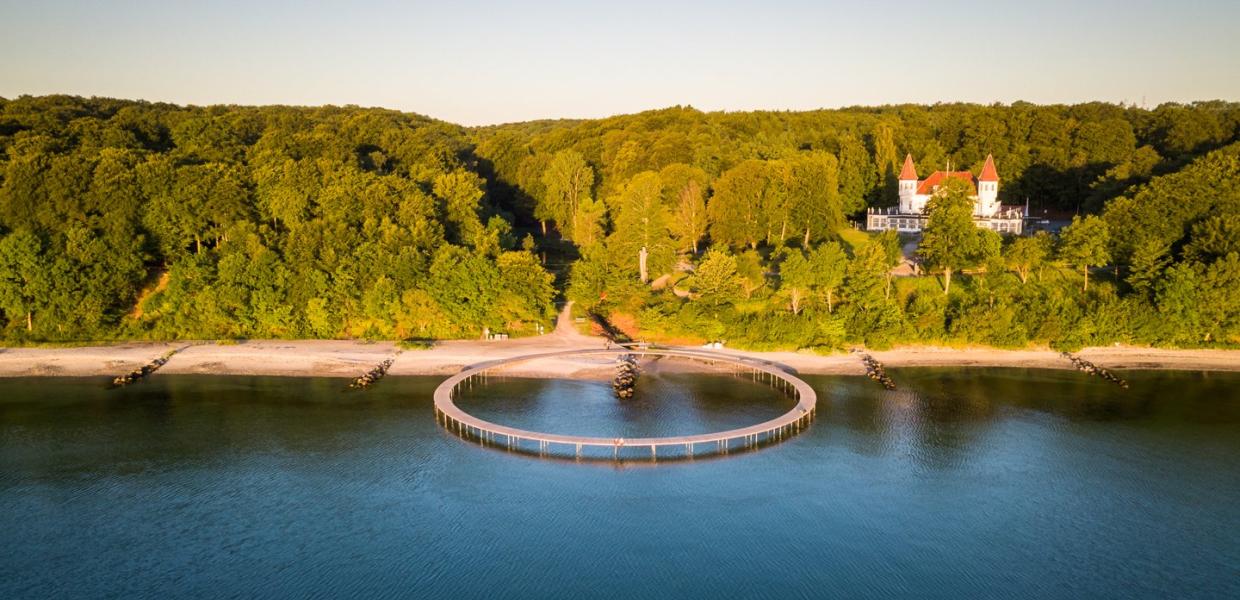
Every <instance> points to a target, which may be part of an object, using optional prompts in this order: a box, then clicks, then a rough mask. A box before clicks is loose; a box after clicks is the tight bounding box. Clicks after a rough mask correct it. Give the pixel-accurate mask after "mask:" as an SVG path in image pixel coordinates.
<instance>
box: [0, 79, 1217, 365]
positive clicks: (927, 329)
mask: <svg viewBox="0 0 1240 600" xmlns="http://www.w3.org/2000/svg"><path fill="white" fill-rule="evenodd" d="M1238 139H1240V104H1236V103H1227V102H1200V103H1194V104H1190V105H1179V104H1168V105H1163V106H1159V107H1157V108H1155V109H1153V110H1145V109H1140V108H1136V107H1130V106H1117V105H1111V104H1102V103H1092V104H1082V105H1075V106H1035V105H1030V104H1023V103H1018V104H1014V105H994V106H978V105H964V104H952V105H935V106H912V105H904V106H888V107H877V108H850V109H841V110H830V111H811V112H801V113H775V112H748V113H702V112H700V111H696V110H693V109H690V108H672V109H666V110H660V111H651V112H647V113H641V114H637V115H628V116H621V117H614V118H609V119H599V120H589V121H543V122H531V123H519V124H512V125H503V126H495V127H484V128H476V129H464V128H461V127H457V126H454V125H451V124H448V123H443V122H439V121H434V120H432V119H428V118H425V117H421V116H417V115H411V114H406V113H399V112H394V111H387V110H375V109H360V108H354V107H345V108H337V107H324V108H290V107H207V108H198V107H178V106H172V105H166V104H149V103H143V102H127V101H117V100H107V99H89V100H87V99H82V98H73V97H41V98H30V97H23V98H18V99H15V100H7V101H6V100H2V99H0V315H2V316H3V319H4V322H5V323H6V324H7V326H6V328H5V330H4V331H5V336H6V337H7V338H9V339H12V340H79V339H109V338H160V339H167V338H238V337H265V338H266V337H274V338H280V337H316V338H333V337H367V338H388V339H393V338H443V337H475V336H477V335H478V334H479V333H480V332H481V331H482V330H483V329H484V328H490V329H492V330H497V331H498V330H502V331H506V332H509V333H513V334H517V335H520V334H523V333H530V332H533V331H536V330H537V324H539V323H543V324H546V323H548V322H549V318H550V316H551V314H552V309H551V307H552V301H553V299H554V297H556V296H557V294H562V295H563V296H565V297H567V298H568V299H573V300H576V301H578V302H579V303H580V304H581V305H582V306H584V307H586V308H588V309H591V310H595V311H597V312H600V313H604V314H610V315H612V316H614V317H616V318H617V319H618V320H620V321H621V322H620V324H621V325H624V326H628V325H632V326H635V327H638V328H640V329H641V333H642V335H654V336H662V337H663V338H665V339H669V340H670V339H679V340H683V341H701V340H727V341H728V342H729V343H731V344H733V345H744V346H750V347H766V348H775V347H779V348H794V347H795V348H840V347H844V346H847V345H850V344H855V343H866V344H870V345H878V346H881V345H888V344H893V343H898V342H913V341H917V342H936V343H942V342H948V343H985V344H992V345H1000V346H1022V345H1026V344H1029V343H1039V344H1046V343H1049V344H1054V345H1056V346H1061V347H1072V346H1079V345H1085V344H1105V343H1111V342H1116V341H1124V342H1135V343H1157V344H1178V345H1219V344H1234V343H1236V342H1237V341H1238V339H1240V338H1238V337H1237V336H1238V334H1237V327H1238V325H1237V322H1238V321H1240V315H1238V312H1237V311H1238V309H1236V308H1234V307H1233V305H1236V304H1237V303H1236V302H1234V301H1232V300H1231V298H1235V297H1240V283H1238V281H1240V275H1237V269H1238V268H1240V267H1238V266H1237V265H1238V264H1240V258H1237V252H1240V248H1238V247H1237V239H1238V238H1240V222H1238V218H1237V215H1238V214H1240V212H1237V211H1238V210H1240V191H1238V190H1240V167H1238V165H1237V160H1240V159H1238V157H1237V154H1238V153H1240V144H1237V140H1238ZM906 153H912V154H913V155H914V157H915V158H916V160H917V164H918V166H919V169H920V170H921V171H922V172H921V175H922V176H925V175H926V174H927V173H928V172H929V171H932V170H935V169H942V168H944V167H945V166H946V164H947V163H948V162H949V161H950V164H951V165H952V168H953V169H964V168H971V169H972V170H974V172H977V171H978V169H979V168H980V166H981V163H982V161H983V160H984V158H985V156H986V155H987V154H993V155H994V156H995V158H996V161H997V163H998V167H999V174H1000V177H1001V178H1002V184H1001V185H1000V198H1001V200H1002V201H1003V202H1005V203H1008V204H1025V203H1026V201H1027V202H1028V203H1029V204H1030V205H1031V206H1032V207H1033V209H1034V211H1035V212H1036V211H1039V210H1041V209H1050V210H1053V211H1060V214H1071V213H1079V215H1080V217H1079V218H1078V219H1077V220H1076V221H1074V222H1073V224H1072V225H1071V226H1070V227H1068V228H1067V229H1065V230H1064V232H1063V234H1062V235H1060V236H1046V235H1040V236H1031V237H1021V238H1012V239H1003V238H1000V237H999V236H998V235H997V234H993V233H990V232H985V231H981V230H978V229H976V228H975V227H973V225H972V222H971V219H970V218H969V216H968V212H969V210H968V198H967V196H968V190H966V189H955V188H952V186H948V189H947V190H945V193H944V194H943V195H942V197H940V198H937V199H936V200H935V201H934V202H933V203H932V204H933V207H934V208H933V210H932V211H931V216H930V227H929V229H928V231H927V232H926V235H925V237H924V239H921V240H911V239H907V238H903V239H902V238H900V237H899V236H896V235H894V234H883V235H870V234H865V233H862V232H860V231H857V230H856V229H855V228H854V223H855V221H856V218H857V217H858V216H859V215H860V214H862V213H863V211H864V209H865V208H866V207H867V206H886V205H890V204H894V202H895V199H896V185H895V184H896V182H895V177H896V173H897V172H898V167H899V166H900V161H901V160H902V158H903V156H904V154H906ZM917 241H919V242H920V248H919V249H918V251H917V257H918V258H919V261H918V262H919V263H920V265H919V266H920V269H921V270H920V271H919V272H918V273H917V274H915V275H914V276H896V275H895V274H893V267H896V266H897V265H899V264H900V263H901V261H902V259H903V255H904V251H902V246H903V247H905V248H906V249H907V248H908V247H911V246H912V245H914V242H917ZM552 273H554V274H555V275H557V276H558V277H553V275H552ZM625 319H633V321H632V322H631V323H630V322H626V321H625Z"/></svg>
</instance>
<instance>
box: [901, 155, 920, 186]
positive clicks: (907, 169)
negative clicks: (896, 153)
mask: <svg viewBox="0 0 1240 600" xmlns="http://www.w3.org/2000/svg"><path fill="white" fill-rule="evenodd" d="M910 179H911V180H913V181H917V169H916V168H914V167H913V155H912V154H909V155H908V156H905V157H904V168H903V169H900V181H908V180H910Z"/></svg>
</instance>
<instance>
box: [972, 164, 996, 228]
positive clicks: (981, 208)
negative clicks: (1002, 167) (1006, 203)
mask: <svg viewBox="0 0 1240 600" xmlns="http://www.w3.org/2000/svg"><path fill="white" fill-rule="evenodd" d="M997 212H999V170H998V169H996V168H995V157H994V156H991V155H989V154H987V155H986V164H985V165H983V166H982V174H981V175H979V176H978V178H977V216H979V217H993V216H994V215H995V213H997Z"/></svg>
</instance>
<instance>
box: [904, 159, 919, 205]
mask: <svg viewBox="0 0 1240 600" xmlns="http://www.w3.org/2000/svg"><path fill="white" fill-rule="evenodd" d="M916 194H917V169H916V168H915V167H914V166H913V155H912V154H909V155H907V156H905V157H904V168H903V169H900V212H901V213H903V214H906V215H907V214H911V213H912V212H913V196H915V195H916Z"/></svg>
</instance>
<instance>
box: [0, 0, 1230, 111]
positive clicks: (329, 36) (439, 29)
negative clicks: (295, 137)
mask: <svg viewBox="0 0 1240 600" xmlns="http://www.w3.org/2000/svg"><path fill="white" fill-rule="evenodd" d="M1238 26H1240V0H1203V1H1193V0H1180V1H1177V2H1165V1H1164V2H1147V1H1145V0H1135V1H1132V2H1118V1H1116V2H1110V1H1108V2H1088V1H1082V2H1068V1H1059V0H1052V1H1048V2H1041V1H1037V0H1026V1H1023V2H1017V3H1012V4H1007V3H1003V2H999V1H997V0H995V1H991V2H959V1H954V0H950V1H940V2H926V3H910V2H903V1H902V0H889V1H887V2H881V3H869V2H865V1H864V0H853V1H850V2H846V3H832V2H791V1H788V2H779V1H776V0H768V1H766V2H740V1H732V2H729V1H726V0H719V1H717V2H682V3H672V2H666V3H664V2H644V1H623V0H616V1H613V2H598V3H595V2H587V1H581V2H534V1H529V2H522V1H519V0H512V1H509V2H458V1H450V0H441V1H439V2H386V1H371V2H336V1H305V2H293V1H265V0H251V1H222V2H215V1H211V2H208V1H207V0H198V1H194V2H184V1H181V0H162V1H147V0H114V1H85V0H80V1H76V2H72V1H63V0H22V1H20V2H18V1H14V0H0V96H3V97H8V98H12V97H15V96H17V95H21V94H49V93H69V94H80V95H87V96H89V95H98V96H113V97H120V98H142V99H147V100H162V101H170V102H176V103H190V104H213V103H235V104H311V105H313V104H329V103H330V104H359V105H363V106H385V107H389V108H397V109H401V110H408V111H414V112H418V113H422V114H426V115H430V116H433V117H437V118H441V119H447V120H450V121H454V122H457V123H462V124H466V125H478V124H487V123H498V122H506V121H517V120H527V119H537V118H550V117H599V116H606V115H611V114H617V113H628V112H636V111H640V110H645V109H650V108H660V107H665V106H670V105H673V104H689V105H693V106H695V107H697V108H701V109H704V110H744V109H793V110H799V109H811V108H819V107H838V106H846V105H852V104H887V103H899V102H937V101H971V102H986V103H989V102H995V101H999V102H1011V101H1014V100H1027V101H1031V102H1038V103H1051V102H1078V101H1086V100H1108V101H1113V102H1120V101H1127V102H1135V103H1141V102H1142V100H1143V99H1144V101H1145V103H1146V104H1148V105H1150V106H1153V105H1155V104H1157V103H1160V102H1164V101H1188V100H1204V99H1226V100H1240V30H1238V29H1237V27H1238Z"/></svg>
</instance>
